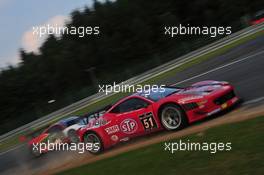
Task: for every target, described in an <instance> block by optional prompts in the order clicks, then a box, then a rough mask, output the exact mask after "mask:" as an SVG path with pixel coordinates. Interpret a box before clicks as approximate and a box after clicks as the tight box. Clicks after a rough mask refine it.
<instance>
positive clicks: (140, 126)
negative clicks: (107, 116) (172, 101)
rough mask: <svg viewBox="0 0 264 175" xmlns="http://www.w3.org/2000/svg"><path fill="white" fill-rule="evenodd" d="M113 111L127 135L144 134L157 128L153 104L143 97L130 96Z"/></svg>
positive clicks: (123, 132)
mask: <svg viewBox="0 0 264 175" xmlns="http://www.w3.org/2000/svg"><path fill="white" fill-rule="evenodd" d="M111 113H115V115H116V122H117V123H118V125H119V128H120V131H121V133H122V134H123V135H124V136H125V137H130V138H131V137H135V136H139V135H143V134H145V133H147V132H151V131H152V130H155V128H157V122H156V121H155V119H154V117H153V111H152V105H151V104H150V103H149V102H148V101H146V100H144V99H141V98H137V97H133V98H129V99H127V100H125V101H123V102H121V103H120V104H119V105H117V106H116V107H115V108H113V110H112V111H111Z"/></svg>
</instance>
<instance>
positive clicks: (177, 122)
mask: <svg viewBox="0 0 264 175" xmlns="http://www.w3.org/2000/svg"><path fill="white" fill-rule="evenodd" d="M160 120H161V123H162V125H163V126H164V128H165V129H167V130H179V129H182V128H184V127H185V126H186V125H187V123H188V122H187V118H186V115H185V113H184V111H183V110H182V109H181V108H180V107H179V106H177V105H175V104H168V105H166V106H164V107H163V108H162V109H161V111H160Z"/></svg>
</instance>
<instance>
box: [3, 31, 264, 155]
mask: <svg viewBox="0 0 264 175" xmlns="http://www.w3.org/2000/svg"><path fill="white" fill-rule="evenodd" d="M262 35H263V31H261V32H257V33H255V34H253V35H250V36H247V37H245V38H242V39H240V40H238V41H236V42H234V43H232V44H229V45H227V46H225V47H222V48H220V49H218V50H216V51H214V52H211V53H208V54H206V55H203V56H200V57H196V58H195V59H193V60H192V61H189V62H187V63H185V64H183V65H181V66H180V67H177V68H175V69H173V70H170V71H168V72H165V73H163V74H161V75H158V76H156V77H154V78H151V79H149V80H147V81H145V82H142V83H141V84H153V83H155V82H157V81H160V80H162V79H165V78H169V77H171V76H174V75H175V74H177V73H178V72H180V71H183V70H185V69H187V68H189V67H192V66H193V65H195V64H199V63H201V62H204V61H206V60H208V59H210V58H213V57H216V56H218V55H221V54H223V53H225V52H227V51H229V50H230V49H232V48H234V47H236V46H238V45H240V44H243V43H245V42H247V41H250V40H252V39H255V38H257V37H259V36H262ZM126 95H127V93H117V94H114V95H112V96H110V97H107V98H105V99H103V100H100V101H97V102H94V103H91V104H89V105H87V106H84V107H83V108H82V109H80V110H78V111H76V112H73V113H71V114H70V115H81V114H84V113H87V112H90V111H93V110H95V109H98V108H100V107H102V106H105V105H108V104H110V103H113V102H115V101H117V100H118V99H120V98H122V97H124V96H126ZM70 115H67V116H70ZM67 116H64V115H63V116H56V117H54V120H52V121H51V122H49V124H48V125H50V124H51V123H54V122H56V121H58V120H60V119H62V118H65V117H67ZM44 127H47V125H45V126H39V127H36V128H33V129H32V130H30V132H34V131H38V130H40V129H42V128H44ZM27 133H28V132H26V133H21V134H20V135H26V134H27ZM18 137H19V135H15V136H14V137H11V138H9V139H7V140H5V141H3V142H1V144H0V151H4V150H6V149H8V148H10V147H14V146H16V145H18V144H20V142H19V141H18Z"/></svg>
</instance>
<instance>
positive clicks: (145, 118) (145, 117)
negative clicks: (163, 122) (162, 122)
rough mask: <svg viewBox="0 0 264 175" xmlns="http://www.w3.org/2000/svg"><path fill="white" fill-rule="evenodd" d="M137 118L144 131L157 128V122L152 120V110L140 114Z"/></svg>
mask: <svg viewBox="0 0 264 175" xmlns="http://www.w3.org/2000/svg"><path fill="white" fill-rule="evenodd" d="M139 119H140V121H141V123H142V125H143V127H144V129H145V131H150V130H152V129H154V128H157V124H156V122H155V120H154V117H153V114H152V112H149V113H145V114H142V115H140V116H139Z"/></svg>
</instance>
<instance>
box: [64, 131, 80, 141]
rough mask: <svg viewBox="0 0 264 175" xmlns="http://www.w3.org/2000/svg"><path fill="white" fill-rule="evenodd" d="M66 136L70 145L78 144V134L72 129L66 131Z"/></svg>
mask: <svg viewBox="0 0 264 175" xmlns="http://www.w3.org/2000/svg"><path fill="white" fill-rule="evenodd" d="M67 136H68V138H69V140H70V142H71V143H79V142H80V138H79V136H78V134H77V133H76V131H75V130H73V129H71V130H69V131H68V134H67Z"/></svg>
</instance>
